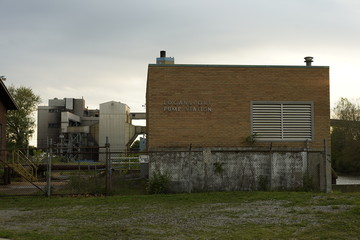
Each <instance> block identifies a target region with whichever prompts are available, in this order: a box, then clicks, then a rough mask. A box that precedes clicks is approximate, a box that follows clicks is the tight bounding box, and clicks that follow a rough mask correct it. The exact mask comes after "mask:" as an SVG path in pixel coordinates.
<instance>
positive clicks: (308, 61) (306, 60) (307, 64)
mask: <svg viewBox="0 0 360 240" xmlns="http://www.w3.org/2000/svg"><path fill="white" fill-rule="evenodd" d="M304 59H305V62H306V66H307V67H311V63H312V62H313V57H304Z"/></svg>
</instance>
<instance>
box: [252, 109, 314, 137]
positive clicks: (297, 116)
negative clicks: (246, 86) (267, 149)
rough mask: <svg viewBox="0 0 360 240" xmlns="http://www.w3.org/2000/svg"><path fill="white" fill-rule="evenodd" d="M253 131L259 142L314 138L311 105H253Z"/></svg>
mask: <svg viewBox="0 0 360 240" xmlns="http://www.w3.org/2000/svg"><path fill="white" fill-rule="evenodd" d="M252 107H253V108H252V120H253V122H252V124H253V125H252V130H253V134H256V138H257V139H258V140H270V141H271V140H296V141H299V140H307V139H311V138H312V106H311V104H283V103H279V104H253V105H252Z"/></svg>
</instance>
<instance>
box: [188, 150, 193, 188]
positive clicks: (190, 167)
mask: <svg viewBox="0 0 360 240" xmlns="http://www.w3.org/2000/svg"><path fill="white" fill-rule="evenodd" d="M188 161H189V181H188V193H191V190H192V182H191V177H192V166H191V144H190V147H189V158H188Z"/></svg>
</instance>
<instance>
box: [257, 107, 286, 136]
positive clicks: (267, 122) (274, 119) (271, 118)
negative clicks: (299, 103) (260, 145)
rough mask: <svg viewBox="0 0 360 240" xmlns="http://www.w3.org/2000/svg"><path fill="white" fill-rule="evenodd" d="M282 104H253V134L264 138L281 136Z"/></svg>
mask: <svg viewBox="0 0 360 240" xmlns="http://www.w3.org/2000/svg"><path fill="white" fill-rule="evenodd" d="M281 132H282V130H281V105H280V104H269V105H261V104H258V105H253V134H256V138H258V139H263V140H276V139H279V138H281Z"/></svg>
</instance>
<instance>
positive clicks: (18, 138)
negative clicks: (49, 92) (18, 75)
mask: <svg viewBox="0 0 360 240" xmlns="http://www.w3.org/2000/svg"><path fill="white" fill-rule="evenodd" d="M9 92H10V93H11V95H12V96H13V98H14V100H15V102H16V103H17V105H18V107H19V110H12V111H8V114H7V129H6V138H7V144H8V147H10V148H26V147H27V146H28V145H29V140H30V138H31V137H32V135H33V134H34V128H35V119H34V117H33V116H32V114H33V113H34V112H35V111H36V109H37V105H38V104H39V103H40V102H41V99H40V96H38V95H36V94H34V92H33V91H32V89H31V88H28V87H22V86H21V87H19V88H15V87H14V86H11V87H9Z"/></svg>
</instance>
